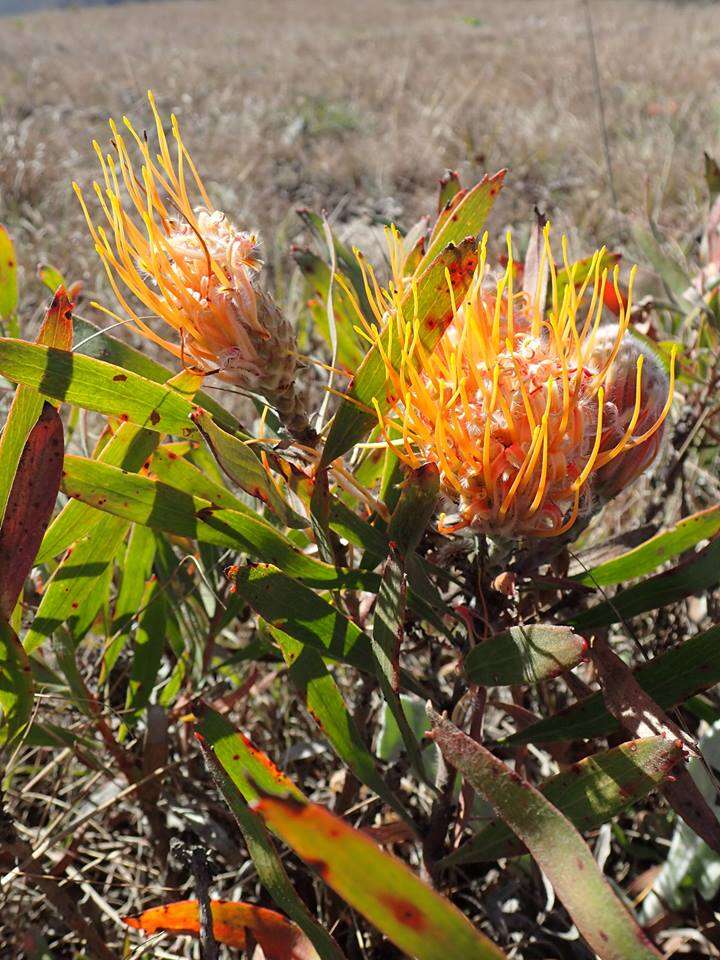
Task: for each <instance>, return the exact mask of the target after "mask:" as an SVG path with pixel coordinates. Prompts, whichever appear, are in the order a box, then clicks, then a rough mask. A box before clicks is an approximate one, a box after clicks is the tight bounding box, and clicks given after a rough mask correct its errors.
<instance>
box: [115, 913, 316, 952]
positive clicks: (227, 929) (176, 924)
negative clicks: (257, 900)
mask: <svg viewBox="0 0 720 960" xmlns="http://www.w3.org/2000/svg"><path fill="white" fill-rule="evenodd" d="M211 908H212V917H213V933H214V935H215V939H216V940H217V941H218V943H224V944H226V945H227V946H228V947H237V948H238V949H239V950H242V949H244V947H245V941H246V930H250V931H251V933H252V935H253V938H254V939H255V940H256V941H257V942H258V943H259V944H260V946H261V947H262V950H263V953H264V954H265V956H266V958H267V960H317V956H318V954H317V953H316V951H315V948H314V947H313V945H312V944H311V943H310V941H309V940H308V939H307V937H306V936H305V934H304V933H303V932H302V930H301V929H300V928H299V927H298V926H296V925H295V924H294V923H292V921H290V920H288V919H287V917H284V916H283V915H282V914H281V913H276V911H275V910H268V909H266V908H265V907H256V906H254V905H253V904H251V903H240V902H233V901H230V900H213V901H212V902H211ZM124 919H125V923H126V924H127V925H128V926H129V927H134V928H135V929H136V930H143V931H144V932H145V933H147V934H153V933H165V932H167V933H187V934H190V935H192V936H198V935H199V933H200V913H199V910H198V902H197V900H178V901H176V902H175V903H166V904H165V905H164V906H161V907H151V908H150V909H149V910H144V911H143V912H142V913H141V914H140V915H139V916H137V917H125V918H124Z"/></svg>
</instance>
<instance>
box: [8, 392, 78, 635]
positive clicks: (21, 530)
mask: <svg viewBox="0 0 720 960" xmlns="http://www.w3.org/2000/svg"><path fill="white" fill-rule="evenodd" d="M62 462H63V425H62V420H61V419H60V417H59V415H58V412H57V410H56V409H55V408H54V407H53V406H52V404H49V403H46V404H45V406H44V407H43V410H42V413H41V414H40V418H39V420H38V421H37V423H36V424H35V426H34V427H33V428H32V430H31V431H30V436H29V437H28V439H27V442H26V444H25V449H24V450H23V453H22V456H21V457H20V462H19V463H18V468H17V471H16V473H15V479H14V481H13V485H12V488H11V490H10V496H9V497H8V502H7V507H6V509H5V516H4V518H3V522H2V527H0V617H1V618H2V619H4V620H9V619H10V617H11V616H12V612H13V609H14V607H15V604H16V603H17V599H18V596H19V594H20V591H21V590H22V585H23V583H24V581H25V577H26V576H27V575H28V573H29V572H30V568H31V567H32V563H33V560H34V559H35V554H36V553H37V551H38V548H39V546H40V543H41V541H42V538H43V535H44V534H45V530H46V529H47V525H48V523H49V522H50V517H51V516H52V511H53V507H54V506H55V499H56V497H57V494H58V490H59V489H60V478H61V475H62Z"/></svg>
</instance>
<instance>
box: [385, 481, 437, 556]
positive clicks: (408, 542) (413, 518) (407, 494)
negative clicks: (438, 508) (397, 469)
mask: <svg viewBox="0 0 720 960" xmlns="http://www.w3.org/2000/svg"><path fill="white" fill-rule="evenodd" d="M439 492H440V473H439V471H438V468H437V467H436V466H435V464H434V463H426V464H424V465H423V466H421V467H418V468H417V470H411V471H409V473H408V474H407V476H406V478H405V480H404V481H403V483H402V492H401V494H400V499H399V500H398V502H397V504H396V506H395V509H394V510H393V513H392V516H391V518H390V524H389V526H388V539H389V541H390V545H391V547H392V549H393V551H394V552H395V553H396V554H397V555H398V556H399V557H401V558H402V559H403V561H404V560H406V559H407V556H408V554H410V553H412V552H413V551H414V550H416V549H417V547H418V546H419V544H420V541H421V540H422V538H423V536H424V535H425V531H426V530H427V527H428V524H429V523H430V521H431V520H432V517H433V514H434V513H435V505H436V504H437V498H438V495H439Z"/></svg>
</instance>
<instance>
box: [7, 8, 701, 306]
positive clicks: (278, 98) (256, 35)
mask: <svg viewBox="0 0 720 960" xmlns="http://www.w3.org/2000/svg"><path fill="white" fill-rule="evenodd" d="M39 6H46V7H47V6H58V7H63V8H66V9H57V10H48V11H40V12H35V10H34V8H35V7H39ZM0 11H1V12H3V13H5V16H3V17H0V221H2V222H4V223H5V224H6V225H7V226H8V228H9V230H10V232H11V234H12V235H13V236H14V238H15V241H16V245H17V247H18V250H19V253H20V257H21V262H22V267H23V269H24V273H25V276H24V278H23V281H22V282H21V289H22V290H23V291H24V299H25V302H24V309H23V314H22V315H23V318H24V320H25V322H31V321H30V317H31V316H32V314H33V311H34V310H35V309H36V308H37V307H38V306H39V305H40V303H41V302H42V300H43V299H44V296H45V293H44V289H43V288H42V286H41V284H40V283H39V281H34V279H33V275H34V272H35V270H36V267H37V264H38V263H39V262H42V261H50V262H52V263H53V264H54V265H55V266H57V267H58V268H59V269H60V270H62V272H63V273H64V274H65V275H66V276H67V277H68V278H69V279H73V280H74V279H83V280H84V281H85V282H86V290H87V291H88V292H89V293H91V294H92V293H94V292H96V290H97V287H98V285H99V284H100V286H101V289H100V290H99V291H97V292H99V294H100V295H101V296H102V297H103V298H107V297H108V291H107V290H105V289H104V288H102V278H101V276H100V271H99V269H98V264H97V263H96V261H95V258H94V254H93V251H92V248H91V244H90V242H89V239H88V236H87V232H86V229H85V226H84V222H83V221H82V217H81V212H80V210H79V206H78V203H77V201H76V199H75V196H74V195H73V192H72V189H71V181H72V180H73V179H77V180H78V181H79V182H80V183H81V185H83V186H87V185H88V184H89V183H90V182H91V180H92V179H93V177H95V176H96V175H97V166H96V159H95V156H94V153H93V150H92V146H91V141H92V140H93V138H97V139H98V141H99V142H100V143H101V144H105V145H106V146H107V145H108V140H109V130H108V126H107V118H108V117H109V116H111V115H112V116H115V117H116V118H117V119H118V120H119V119H120V117H121V116H122V114H124V113H126V114H128V115H129V116H131V117H132V118H133V120H134V121H135V122H136V126H138V128H139V129H141V128H142V127H143V126H144V125H148V124H149V115H148V114H149V111H148V106H147V100H146V91H147V89H148V88H152V89H153V90H154V92H155V94H156V96H157V99H158V103H159V106H160V110H161V113H163V115H165V116H167V114H168V113H169V112H170V111H175V112H176V113H177V114H178V117H179V119H180V122H181V127H182V130H183V133H184V138H185V140H186V143H187V144H188V146H189V148H190V150H191V152H192V154H193V157H194V159H195V161H196V163H197V165H198V167H199V168H200V170H201V171H203V174H204V176H205V179H206V182H207V184H208V187H209V190H210V193H211V195H212V198H213V200H214V202H215V203H216V205H217V206H218V207H221V208H223V209H225V210H226V212H227V213H228V214H229V215H230V216H231V218H232V219H234V221H235V222H236V223H237V225H238V226H241V227H244V228H247V229H259V230H260V231H261V234H262V238H263V241H264V252H265V257H266V259H267V260H268V262H269V264H270V267H271V273H272V274H273V275H274V276H273V278H272V280H273V283H274V284H275V285H276V286H278V287H280V288H282V287H283V286H284V285H285V284H286V283H287V282H288V279H289V276H290V274H291V271H292V269H294V268H293V264H292V259H291V257H290V255H289V252H288V251H289V245H290V244H291V243H292V242H293V241H296V240H299V239H300V237H299V234H300V231H301V229H302V224H301V222H300V220H299V219H298V218H297V216H296V214H295V210H296V208H297V207H300V206H311V207H314V208H316V209H325V210H326V211H327V212H328V215H329V216H330V218H331V220H332V221H333V222H334V224H335V225H336V228H337V229H338V230H339V232H340V233H341V234H342V235H344V236H345V237H349V238H350V239H351V240H356V239H357V240H360V241H362V242H365V243H367V238H366V236H365V234H366V233H367V228H368V227H372V226H373V225H374V224H377V223H380V222H386V221H387V220H389V219H392V220H395V221H397V222H398V223H399V224H400V225H402V226H404V227H409V226H411V225H412V224H413V223H414V222H415V221H416V220H417V218H418V217H420V216H421V215H423V214H426V213H431V212H432V207H433V206H434V203H435V197H436V190H437V180H438V178H439V177H440V176H441V175H442V173H443V171H444V170H445V169H446V168H448V167H449V168H453V169H457V170H458V171H459V172H460V174H461V176H462V179H463V181H464V182H474V180H475V179H477V178H479V177H480V176H481V175H482V174H483V173H485V172H490V173H493V172H495V171H496V170H497V169H499V168H500V167H508V168H509V177H508V180H507V187H506V189H505V190H504V191H503V194H502V197H501V200H500V204H499V206H498V208H496V213H495V214H494V216H493V218H492V222H491V229H492V231H493V232H494V234H495V235H496V236H497V237H500V236H502V234H503V232H504V229H505V228H506V227H507V226H508V225H515V226H518V225H521V224H525V223H527V222H528V221H529V219H530V217H531V216H532V208H533V206H534V205H538V206H540V208H541V209H542V210H543V211H544V212H546V213H547V214H548V215H549V216H550V217H551V219H552V220H553V222H554V224H555V226H556V227H560V228H562V229H563V230H566V231H568V232H569V234H570V235H571V238H572V241H573V242H572V247H573V252H574V253H575V254H576V255H577V256H580V255H582V254H584V253H587V252H589V251H590V248H591V247H593V246H594V245H599V244H600V243H608V244H609V245H612V246H615V247H616V248H619V249H622V250H623V251H624V252H625V253H626V254H628V255H629V256H630V257H632V258H634V259H643V257H642V255H641V252H638V250H637V249H635V247H636V241H635V239H634V231H635V230H636V228H637V227H638V225H641V226H642V227H643V229H647V225H648V223H649V219H652V221H653V223H654V224H656V225H657V229H658V230H659V231H661V232H662V234H663V235H664V236H666V237H670V238H672V239H673V240H674V241H677V243H678V244H679V245H681V246H683V249H684V250H687V249H688V245H690V246H691V245H692V243H693V242H694V241H695V239H696V237H694V233H699V224H700V223H701V220H702V211H704V209H705V204H706V190H705V185H704V180H703V176H702V170H703V151H704V150H707V151H709V152H711V153H715V154H717V153H718V146H719V143H720V85H719V84H718V83H717V77H718V75H720V16H719V15H718V14H719V10H718V5H717V4H716V3H703V2H689V3H688V2H684V3H678V2H676V3H671V2H663V0H591V2H589V3H586V2H585V0H559V2H554V0H548V2H545V0H480V2H478V0H475V2H469V0H457V2H447V0H383V2H381V0H365V2H363V3H362V4H357V3H353V2H350V0H336V2H329V0H304V2H299V0H272V2H267V0H266V2H264V3H257V2H251V0H205V2H183V0H177V2H168V3H155V2H149V3H111V4H106V5H102V4H90V5H88V6H85V5H83V4H82V3H80V4H73V5H72V6H71V5H70V4H68V3H67V2H65V0H59V2H57V3H55V4H53V3H52V0H0ZM589 14H591V21H590V20H589V16H588V15H589ZM593 45H594V46H595V48H596V53H597V72H595V70H594V62H593ZM602 108H604V126H603V119H602ZM369 252H371V253H372V251H371V250H370V249H369ZM33 290H35V291H36V295H37V302H32V299H33ZM97 318H98V317H96V319H97Z"/></svg>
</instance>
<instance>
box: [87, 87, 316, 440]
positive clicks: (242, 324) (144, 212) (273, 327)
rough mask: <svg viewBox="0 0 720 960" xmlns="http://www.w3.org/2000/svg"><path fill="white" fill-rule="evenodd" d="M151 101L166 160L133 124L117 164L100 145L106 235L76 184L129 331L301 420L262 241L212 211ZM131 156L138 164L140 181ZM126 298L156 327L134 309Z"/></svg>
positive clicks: (119, 137)
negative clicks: (265, 282)
mask: <svg viewBox="0 0 720 960" xmlns="http://www.w3.org/2000/svg"><path fill="white" fill-rule="evenodd" d="M148 97H149V100H150V106H151V108H152V111H153V115H154V118H155V125H156V130H157V139H158V144H159V153H157V154H156V155H153V154H152V153H151V151H150V148H149V146H148V142H147V138H146V137H143V136H140V135H139V134H138V133H137V131H136V130H135V128H134V127H133V125H132V124H131V123H130V121H129V120H128V119H127V118H126V117H125V118H123V122H124V126H125V128H126V129H127V131H128V134H129V142H126V139H125V137H124V136H123V134H122V133H121V130H120V129H119V128H118V126H117V124H115V122H114V121H113V120H110V129H111V131H112V145H113V148H114V155H113V154H109V155H107V156H105V155H103V152H102V150H101V149H100V146H99V145H98V144H97V143H96V142H95V143H94V144H93V146H94V148H95V152H96V153H97V155H98V159H99V161H100V166H101V168H102V173H103V181H104V183H103V185H102V186H101V185H100V184H98V183H94V184H93V186H94V190H95V194H96V196H97V199H98V202H99V205H100V208H101V210H102V214H103V216H104V219H105V221H106V222H105V225H104V226H102V225H97V226H96V225H95V223H94V222H93V219H92V217H91V216H90V212H89V209H88V206H87V204H86V202H85V199H84V197H83V195H82V191H81V190H80V188H79V187H78V185H77V184H73V186H74V189H75V192H76V193H77V195H78V197H79V199H80V203H81V204H82V207H83V211H84V213H85V218H86V220H87V223H88V227H89V229H90V233H91V235H92V238H93V240H94V242H95V249H96V250H97V252H98V255H99V256H100V259H101V260H102V262H103V264H104V266H105V269H106V272H107V275H108V278H109V281H110V284H111V286H112V288H113V291H114V292H115V295H116V297H117V299H118V301H119V303H120V304H121V306H122V308H123V310H124V311H125V313H126V314H127V316H128V318H129V320H130V322H131V323H132V324H133V325H134V327H135V328H136V329H137V330H138V331H139V332H140V333H142V334H143V335H144V336H146V337H147V338H148V339H149V340H152V341H153V342H154V343H157V344H159V345H160V346H162V347H163V348H164V349H166V350H169V351H170V352H171V353H173V354H174V355H175V356H176V357H179V358H181V359H182V360H183V362H186V361H187V360H189V361H191V362H192V364H194V365H195V366H196V367H198V368H199V369H200V370H202V371H204V372H206V373H215V374H218V375H219V376H220V377H221V378H222V379H224V380H226V381H229V382H231V383H233V384H235V385H236V386H238V387H240V388H241V389H243V390H248V391H250V392H253V393H258V394H260V395H262V396H264V397H266V398H267V399H268V400H269V402H270V403H271V404H274V405H275V406H277V407H278V410H279V412H281V414H286V415H289V416H290V418H291V419H292V417H293V416H294V417H296V418H297V417H299V418H300V420H302V419H303V417H302V416H301V411H300V409H299V407H300V404H299V401H298V399H297V397H296V395H295V393H294V379H295V372H296V367H297V354H296V348H295V340H294V336H293V332H292V328H291V327H290V325H289V323H288V322H287V320H286V319H285V318H284V316H283V315H282V314H281V312H280V310H279V309H278V308H277V306H276V305H275V304H274V302H273V301H272V300H271V299H270V297H268V296H267V295H266V294H264V293H263V292H262V291H261V290H260V289H259V288H258V287H257V284H256V279H257V274H258V273H259V271H260V269H261V267H262V263H261V261H260V259H259V256H258V238H257V235H256V234H254V233H251V232H244V231H241V230H238V229H237V228H236V227H235V226H234V225H233V223H232V222H231V221H230V220H229V219H228V218H227V217H226V215H225V214H224V213H223V212H222V211H221V210H217V209H215V207H214V206H213V204H212V202H211V201H210V198H209V196H208V194H207V191H206V189H205V186H204V185H203V182H202V180H201V179H200V176H199V174H198V172H197V169H196V167H195V165H194V163H193V161H192V158H191V156H190V154H189V152H188V150H187V148H186V146H185V144H184V143H183V140H182V138H181V136H180V129H179V126H178V122H177V119H176V118H175V116H172V117H171V129H172V141H173V146H172V148H171V144H170V143H169V142H168V138H167V136H166V135H165V131H164V128H163V123H162V120H161V118H160V115H159V113H158V110H157V108H156V105H155V101H154V98H153V96H152V94H148ZM132 147H134V148H135V149H136V151H137V153H138V154H139V157H140V161H141V163H140V168H139V171H138V170H136V168H135V166H134V165H133V160H132V156H131V148H132ZM127 292H129V293H130V294H132V295H134V297H136V298H137V300H139V301H140V302H141V303H142V304H143V305H144V306H145V307H146V308H147V309H148V311H149V312H150V314H151V316H150V317H147V316H141V315H140V314H139V313H138V312H137V311H136V310H135V309H134V307H133V306H132V305H131V303H130V302H129V299H128V297H127ZM106 312H108V313H109V312H110V311H106ZM113 316H114V314H113ZM152 317H158V318H160V319H161V320H163V321H165V323H166V324H167V325H168V326H169V327H171V328H173V329H174V330H175V331H176V332H177V334H178V341H170V340H167V339H165V338H164V337H163V336H161V334H160V333H158V331H157V330H156V329H155V328H154V326H152V325H151V324H149V323H148V322H147V321H148V320H151V319H152ZM286 422H287V421H286ZM288 426H289V424H288Z"/></svg>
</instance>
